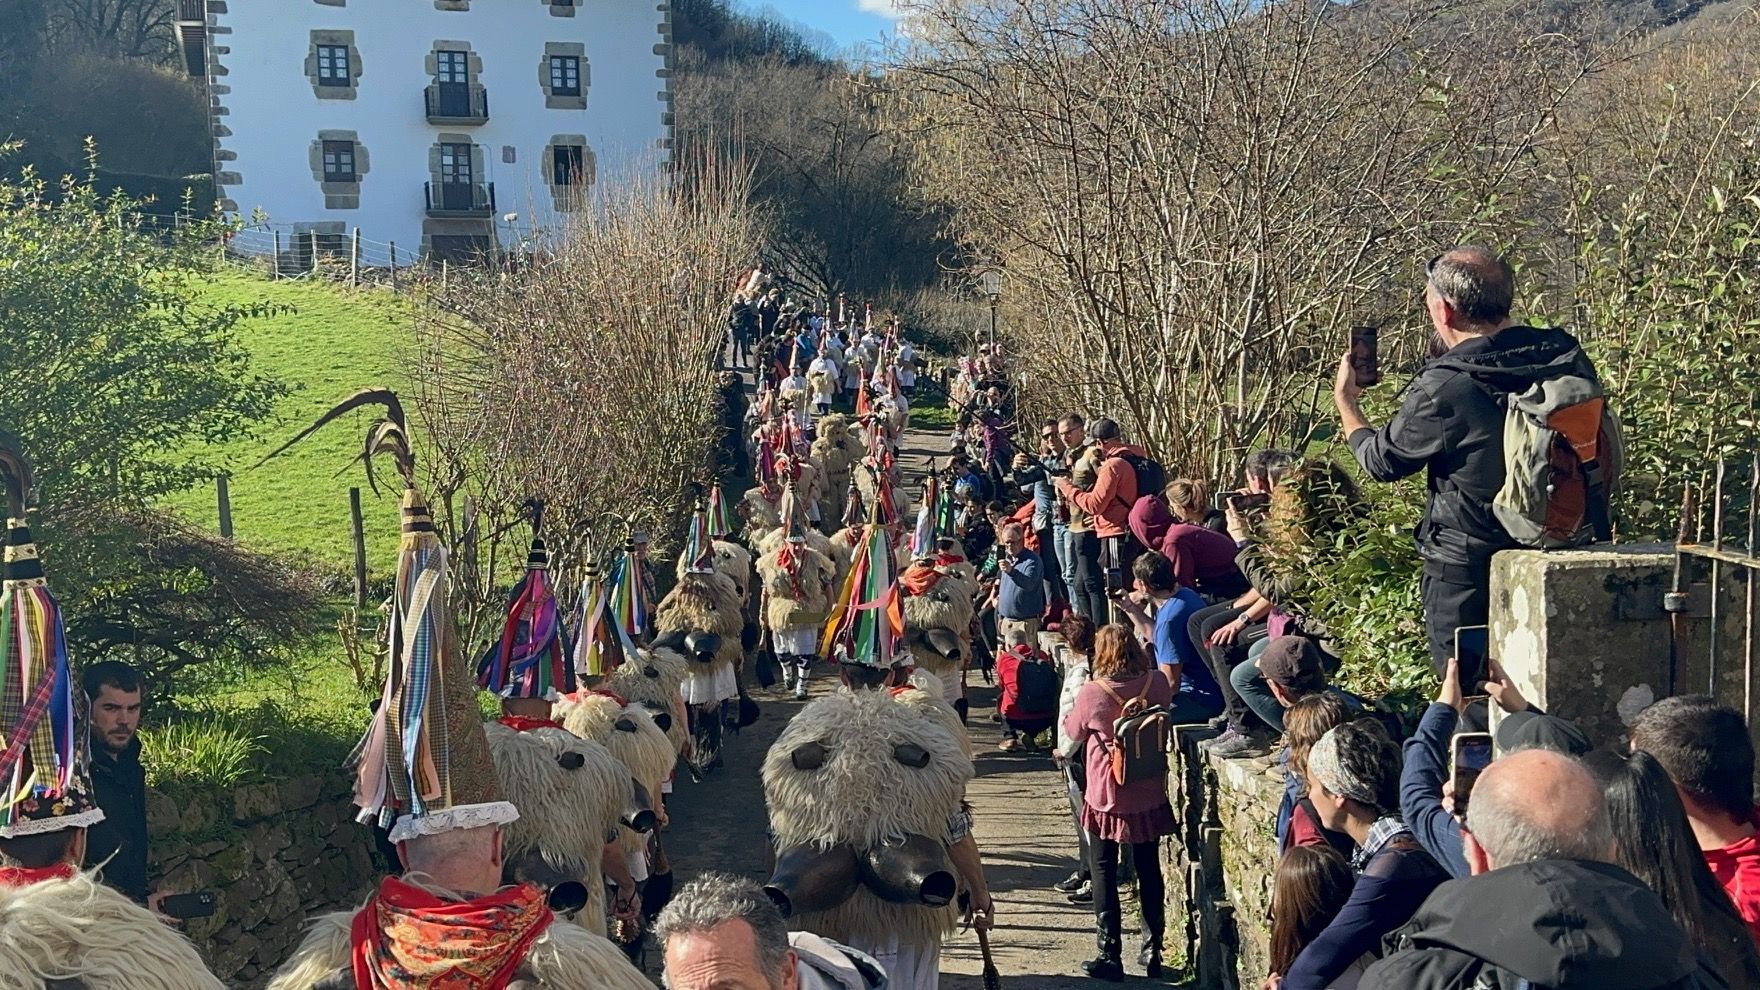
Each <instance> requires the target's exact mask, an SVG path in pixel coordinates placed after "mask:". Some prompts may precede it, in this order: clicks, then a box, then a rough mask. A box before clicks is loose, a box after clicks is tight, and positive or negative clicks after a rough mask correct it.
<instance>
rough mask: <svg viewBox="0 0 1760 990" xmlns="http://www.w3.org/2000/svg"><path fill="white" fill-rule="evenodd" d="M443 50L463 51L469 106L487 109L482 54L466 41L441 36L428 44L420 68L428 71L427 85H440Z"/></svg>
mask: <svg viewBox="0 0 1760 990" xmlns="http://www.w3.org/2000/svg"><path fill="white" fill-rule="evenodd" d="M443 51H447V52H464V77H465V86H467V87H468V88H469V89H470V94H471V107H472V109H473V110H474V109H475V108H477V107H482V108H483V109H484V110H487V109H488V108H489V104H488V101H487V100H485V99H483V98H482V97H483V92H484V86H483V56H482V55H481V54H479V53H478V52H477V50H476V49H475V48H472V47H471V43H470V42H468V41H463V40H458V39H451V38H441V39H439V40H436V41H435V42H434V43H433V44H432V45H430V46H428V54H427V55H426V56H425V57H424V59H423V60H422V68H423V69H424V70H425V71H426V72H427V73H428V85H429V86H431V87H438V86H439V85H440V53H441V52H443ZM485 116H487V114H485Z"/></svg>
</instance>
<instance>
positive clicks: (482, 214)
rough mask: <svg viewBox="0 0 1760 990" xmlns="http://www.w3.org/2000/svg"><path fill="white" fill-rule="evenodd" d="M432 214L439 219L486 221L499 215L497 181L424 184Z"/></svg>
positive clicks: (424, 191)
mask: <svg viewBox="0 0 1760 990" xmlns="http://www.w3.org/2000/svg"><path fill="white" fill-rule="evenodd" d="M422 197H423V199H424V200H425V206H426V208H427V211H428V216H430V217H433V218H434V219H436V220H443V219H450V220H470V219H476V220H483V219H487V218H489V217H491V216H494V215H495V183H493V182H489V183H482V182H442V183H440V185H439V188H438V189H436V188H435V185H434V183H432V182H424V183H422Z"/></svg>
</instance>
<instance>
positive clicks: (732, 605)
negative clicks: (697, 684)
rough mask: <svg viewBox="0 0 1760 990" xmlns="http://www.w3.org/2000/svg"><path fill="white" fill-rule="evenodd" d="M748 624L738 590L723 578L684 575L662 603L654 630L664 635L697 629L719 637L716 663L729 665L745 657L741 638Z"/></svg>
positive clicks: (656, 612)
mask: <svg viewBox="0 0 1760 990" xmlns="http://www.w3.org/2000/svg"><path fill="white" fill-rule="evenodd" d="M745 623H746V620H745V608H744V602H743V601H741V599H740V597H739V589H737V588H735V587H734V584H733V582H732V581H731V580H729V579H728V578H727V577H725V576H724V575H721V574H687V575H685V576H684V577H683V578H681V579H680V580H679V582H678V584H677V585H674V586H673V589H672V591H671V592H669V593H668V594H667V595H666V597H665V598H663V599H661V601H660V605H659V607H658V608H657V609H656V610H655V616H654V626H655V628H656V629H657V630H659V631H660V632H661V633H663V634H664V633H669V632H689V631H691V630H693V629H697V630H702V631H703V632H712V633H715V634H716V635H718V636H720V637H721V649H720V652H718V653H716V654H715V662H716V663H717V664H728V665H732V664H735V663H738V662H739V661H740V660H741V659H742V658H743V657H744V656H745V648H744V647H743V646H741V644H740V638H739V637H740V633H741V632H742V631H743V630H744V629H745ZM687 660H688V658H687ZM688 662H690V663H691V664H693V665H694V664H695V663H696V661H694V660H689V661H688Z"/></svg>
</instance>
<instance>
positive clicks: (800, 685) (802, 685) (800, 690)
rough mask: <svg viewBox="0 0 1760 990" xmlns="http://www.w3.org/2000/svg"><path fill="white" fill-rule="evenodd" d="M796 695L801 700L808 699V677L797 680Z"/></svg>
mask: <svg viewBox="0 0 1760 990" xmlns="http://www.w3.org/2000/svg"><path fill="white" fill-rule="evenodd" d="M794 696H795V697H796V698H798V699H800V700H801V701H805V700H807V679H806V678H805V677H803V678H801V679H800V680H798V681H796V682H795V684H794Z"/></svg>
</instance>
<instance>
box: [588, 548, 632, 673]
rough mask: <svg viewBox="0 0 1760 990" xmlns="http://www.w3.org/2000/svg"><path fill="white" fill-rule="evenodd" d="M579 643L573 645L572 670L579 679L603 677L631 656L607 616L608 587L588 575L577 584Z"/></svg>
mask: <svg viewBox="0 0 1760 990" xmlns="http://www.w3.org/2000/svg"><path fill="white" fill-rule="evenodd" d="M580 598H581V604H580V615H579V620H580V621H579V622H577V623H576V626H577V627H578V628H579V629H580V639H579V640H578V641H577V642H576V644H575V670H576V671H577V672H578V673H579V674H580V675H581V676H582V677H603V676H605V675H607V674H610V673H612V672H613V671H615V670H616V669H617V668H618V667H620V666H622V665H623V664H624V662H625V661H627V660H628V659H629V658H630V657H632V656H634V655H635V652H636V646H635V643H633V642H631V641H630V638H629V634H628V633H627V632H625V631H624V628H623V626H622V624H621V623H619V622H618V621H617V618H616V617H615V616H614V615H612V614H611V607H610V606H611V586H610V585H609V584H607V583H603V582H601V581H600V580H599V578H598V575H596V574H595V575H590V576H588V578H587V579H586V580H585V581H583V582H581V595H580Z"/></svg>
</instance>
